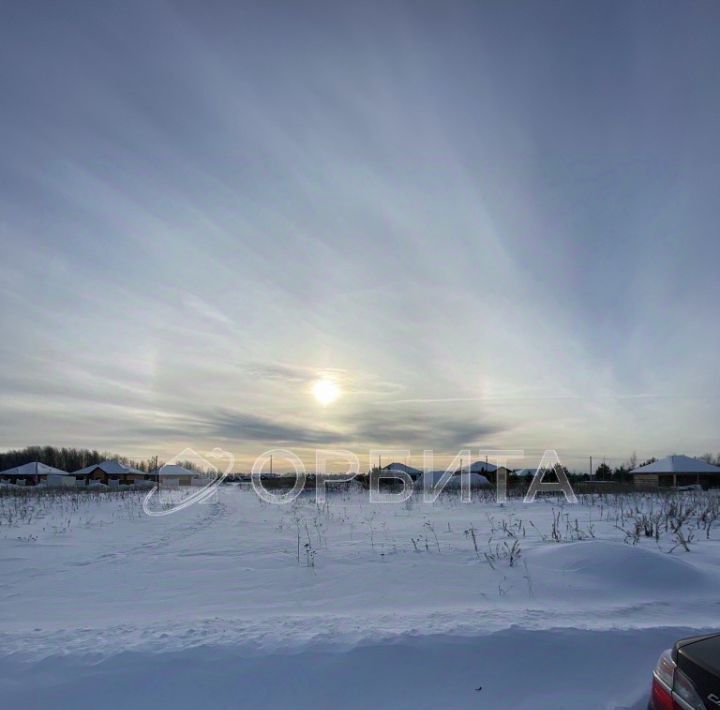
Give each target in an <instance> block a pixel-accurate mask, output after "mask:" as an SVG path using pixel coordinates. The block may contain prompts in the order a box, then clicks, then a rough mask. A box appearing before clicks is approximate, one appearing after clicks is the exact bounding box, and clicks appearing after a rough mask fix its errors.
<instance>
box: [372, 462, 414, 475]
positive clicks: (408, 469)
mask: <svg viewBox="0 0 720 710" xmlns="http://www.w3.org/2000/svg"><path fill="white" fill-rule="evenodd" d="M382 470H383V471H404V472H405V473H409V474H410V475H411V476H419V475H420V474H421V473H422V471H421V470H420V469H419V468H413V467H412V466H408V465H407V464H404V463H398V462H397V461H396V462H394V463H389V464H388V465H387V466H383V468H382Z"/></svg>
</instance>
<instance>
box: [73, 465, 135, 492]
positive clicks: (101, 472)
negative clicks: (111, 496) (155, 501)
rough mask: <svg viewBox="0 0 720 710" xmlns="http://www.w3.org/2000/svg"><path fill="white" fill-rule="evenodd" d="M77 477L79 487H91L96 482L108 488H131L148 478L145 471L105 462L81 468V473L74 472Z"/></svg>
mask: <svg viewBox="0 0 720 710" xmlns="http://www.w3.org/2000/svg"><path fill="white" fill-rule="evenodd" d="M71 475H72V476H74V477H75V480H76V481H77V485H79V486H82V485H85V486H89V485H91V484H92V483H93V482H94V481H95V482H98V483H104V484H105V485H106V486H112V487H115V486H121V485H123V486H131V485H134V484H135V483H136V482H137V481H143V480H145V479H146V478H147V474H146V473H145V472H144V471H140V470H139V469H137V468H133V467H132V466H127V465H126V464H124V463H120V462H119V461H103V462H101V463H95V464H92V465H91V466H86V467H85V468H81V469H80V470H79V471H73V473H72V474H71Z"/></svg>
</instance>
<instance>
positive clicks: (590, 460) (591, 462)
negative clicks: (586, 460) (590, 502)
mask: <svg viewBox="0 0 720 710" xmlns="http://www.w3.org/2000/svg"><path fill="white" fill-rule="evenodd" d="M592 475H593V474H592V456H591V457H590V478H592Z"/></svg>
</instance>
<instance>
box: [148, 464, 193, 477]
mask: <svg viewBox="0 0 720 710" xmlns="http://www.w3.org/2000/svg"><path fill="white" fill-rule="evenodd" d="M153 475H156V476H170V477H174V476H197V475H199V474H198V473H197V471H191V470H190V469H189V468H183V467H182V466H178V465H177V464H176V463H166V464H165V465H164V466H160V468H159V469H157V470H156V471H153Z"/></svg>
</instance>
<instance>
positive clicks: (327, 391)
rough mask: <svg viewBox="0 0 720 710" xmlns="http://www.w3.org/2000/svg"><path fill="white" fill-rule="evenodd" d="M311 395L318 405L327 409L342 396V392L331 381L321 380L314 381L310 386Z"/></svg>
mask: <svg viewBox="0 0 720 710" xmlns="http://www.w3.org/2000/svg"><path fill="white" fill-rule="evenodd" d="M312 394H313V397H315V400H316V401H317V402H318V403H319V404H321V405H322V406H323V407H327V406H328V405H329V404H332V403H333V402H334V401H335V400H336V399H337V398H338V397H339V396H340V395H341V394H342V390H341V389H340V387H338V385H337V384H335V382H333V381H332V380H326V379H322V380H316V381H315V383H314V384H313V386H312Z"/></svg>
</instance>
